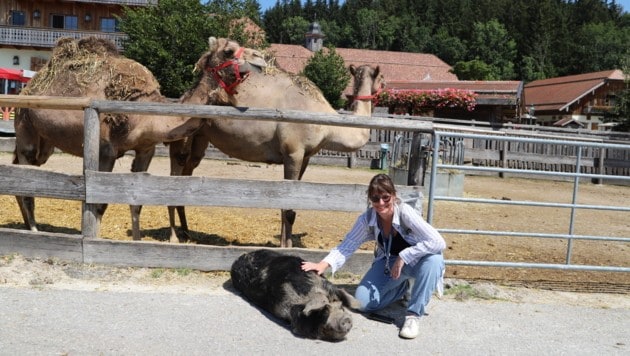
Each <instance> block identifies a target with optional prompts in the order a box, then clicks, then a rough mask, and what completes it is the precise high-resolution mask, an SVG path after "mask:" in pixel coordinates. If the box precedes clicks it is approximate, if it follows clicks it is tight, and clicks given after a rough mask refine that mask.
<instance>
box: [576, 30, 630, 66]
mask: <svg viewBox="0 0 630 356" xmlns="http://www.w3.org/2000/svg"><path fill="white" fill-rule="evenodd" d="M574 43H575V52H574V53H575V54H574V55H573V56H571V57H572V58H574V59H575V60H574V61H573V63H574V65H573V67H572V68H571V69H572V71H573V72H575V73H588V72H598V71H602V70H608V69H613V68H621V65H622V60H623V58H624V57H625V56H627V53H626V52H625V51H626V50H627V49H628V48H629V46H630V27H625V28H621V29H619V28H617V26H615V24H614V23H613V22H612V21H608V22H599V23H588V24H586V25H584V26H583V27H582V28H580V29H579V30H578V31H577V35H576V41H575V42H574Z"/></svg>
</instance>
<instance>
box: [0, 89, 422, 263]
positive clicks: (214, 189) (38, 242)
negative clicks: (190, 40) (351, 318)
mask: <svg viewBox="0 0 630 356" xmlns="http://www.w3.org/2000/svg"><path fill="white" fill-rule="evenodd" d="M5 102H6V103H9V104H11V105H13V106H16V107H37V108H52V109H70V110H84V114H85V131H84V134H85V135H84V136H85V142H84V165H83V167H84V174H83V175H68V174H63V173H55V172H50V171H46V170H43V169H35V168H30V167H26V166H17V165H0V194H3V195H23V196H35V197H49V198H58V199H69V200H79V201H83V202H84V204H83V212H82V224H81V225H82V228H81V230H82V231H81V235H71V234H59V233H46V232H30V231H25V230H15V229H6V228H0V254H8V253H20V254H23V255H25V256H27V257H45V258H49V257H57V258H61V259H65V260H71V261H79V262H85V263H103V264H109V265H117V266H139V267H168V268H194V269H199V270H229V268H230V266H231V264H232V262H233V261H234V259H235V258H236V257H238V256H239V255H240V254H242V253H243V252H245V251H248V250H251V249H252V248H247V247H214V246H202V245H187V244H168V243H152V242H143V241H133V242H132V241H113V240H107V239H100V238H98V236H99V231H98V223H97V220H96V214H95V211H96V210H95V209H96V206H97V205H98V204H101V203H107V204H134V205H198V206H216V205H221V206H238V207H257V208H284V209H295V210H322V209H325V210H333V211H362V210H364V209H365V208H366V206H367V202H366V199H365V191H366V189H367V185H353V184H350V185H348V184H323V183H308V182H299V181H287V180H283V181H251V180H227V179H214V178H208V177H165V176H153V175H151V174H148V173H109V172H98V171H97V167H98V151H99V120H98V114H99V113H136V114H160V115H173V116H193V117H203V118H218V117H222V118H231V119H235V120H267V121H287V122H298V123H311V124H326V125H336V126H353V127H364V128H384V129H393V130H415V131H421V132H430V131H431V129H432V127H431V124H428V123H420V122H417V123H413V122H409V121H407V120H392V119H381V120H378V119H377V120H374V119H373V118H369V117H362V116H346V115H344V116H341V115H336V114H310V113H304V112H300V111H280V110H265V109H254V108H233V107H223V106H221V107H215V106H200V105H181V104H150V103H133V102H115V101H91V100H88V99H85V98H77V99H72V98H48V97H34V96H33V97H15V96H0V105H2V104H3V103H5ZM421 192H422V189H421V188H420V187H400V193H401V195H402V197H403V199H404V200H406V201H408V202H409V203H411V204H415V206H416V207H417V208H418V207H421V206H422V193H421ZM203 196H212V197H213V199H199V197H203ZM339 197H343V198H342V199H339ZM164 223H165V224H167V221H165V222H164ZM290 251H291V253H294V254H297V255H300V256H303V257H304V258H307V259H310V260H317V259H319V258H322V257H323V255H324V254H325V253H326V251H319V250H308V249H291V250H290ZM371 258H372V256H371V253H369V252H359V253H357V254H356V255H355V257H353V258H352V260H351V261H349V263H347V264H346V266H345V268H344V270H346V271H348V272H352V273H359V272H360V271H363V270H365V264H367V263H370V261H371Z"/></svg>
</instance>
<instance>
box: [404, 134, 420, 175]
mask: <svg viewBox="0 0 630 356" xmlns="http://www.w3.org/2000/svg"><path fill="white" fill-rule="evenodd" d="M421 150H422V133H420V132H418V131H414V132H413V138H412V140H411V149H410V150H409V172H408V173H407V185H411V186H417V185H422V180H423V179H422V177H423V176H424V171H423V170H422V167H423V166H422V163H423V162H422V160H421V158H422V156H421Z"/></svg>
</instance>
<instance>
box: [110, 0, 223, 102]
mask: <svg viewBox="0 0 630 356" xmlns="http://www.w3.org/2000/svg"><path fill="white" fill-rule="evenodd" d="M205 14H206V10H205V7H204V6H203V5H201V4H200V2H199V1H198V0H161V1H160V2H159V4H158V5H157V6H147V7H141V8H137V9H131V8H127V9H125V11H124V13H123V17H122V18H121V19H120V28H121V30H122V31H123V32H125V33H126V34H127V36H128V38H127V40H125V43H124V48H125V56H127V57H129V58H132V59H134V60H136V61H138V62H140V63H142V64H143V65H145V66H146V67H147V68H148V69H149V70H150V71H151V72H152V73H153V75H155V77H156V78H157V80H158V82H159V83H160V85H161V87H162V88H161V91H162V94H164V95H165V96H167V97H171V98H178V97H180V96H181V95H182V94H183V93H184V92H185V91H186V90H187V89H188V88H190V87H191V86H192V85H193V83H194V81H195V79H196V78H195V76H194V74H193V68H194V65H195V63H196V62H197V60H198V59H199V57H200V56H201V54H202V53H203V52H204V51H206V50H207V48H208V37H210V36H211V35H213V36H217V37H223V36H226V35H227V28H228V26H220V23H219V21H217V20H216V18H213V17H210V16H206V15H205Z"/></svg>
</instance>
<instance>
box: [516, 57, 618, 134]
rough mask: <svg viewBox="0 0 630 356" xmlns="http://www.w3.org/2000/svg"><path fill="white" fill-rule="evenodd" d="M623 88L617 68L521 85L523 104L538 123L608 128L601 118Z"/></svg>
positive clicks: (592, 128)
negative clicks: (523, 86)
mask: <svg viewBox="0 0 630 356" xmlns="http://www.w3.org/2000/svg"><path fill="white" fill-rule="evenodd" d="M623 88H624V76H623V72H622V71H621V70H619V69H614V70H607V71H601V72H593V73H586V74H579V75H570V76H565V77H556V78H549V79H543V80H536V81H533V82H531V83H529V84H527V85H525V105H526V107H527V109H528V111H529V112H530V113H531V114H532V116H534V117H535V118H536V122H537V124H539V125H541V126H556V127H566V126H567V125H569V126H571V127H584V128H586V129H590V130H609V129H610V125H608V124H604V121H603V118H604V117H605V116H606V115H607V114H608V113H609V112H610V111H611V110H612V109H613V108H614V106H615V101H616V98H617V95H618V94H619V93H621V91H622V90H623Z"/></svg>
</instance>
